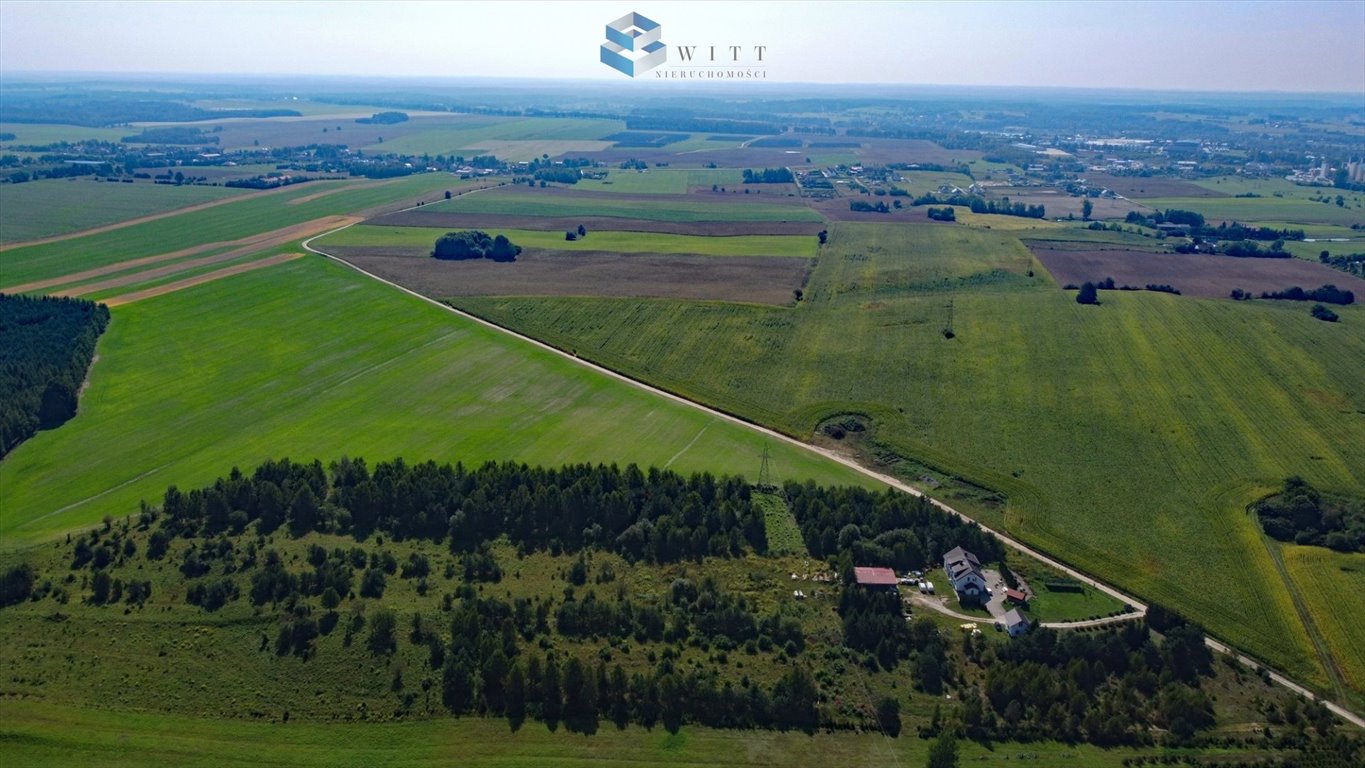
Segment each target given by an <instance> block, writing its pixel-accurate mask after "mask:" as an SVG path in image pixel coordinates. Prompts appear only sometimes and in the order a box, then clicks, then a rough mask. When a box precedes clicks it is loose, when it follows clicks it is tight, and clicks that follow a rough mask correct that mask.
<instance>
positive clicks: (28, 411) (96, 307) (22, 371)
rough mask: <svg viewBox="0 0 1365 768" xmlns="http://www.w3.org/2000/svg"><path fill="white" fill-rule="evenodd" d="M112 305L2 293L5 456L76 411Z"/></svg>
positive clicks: (0, 420) (1, 436)
mask: <svg viewBox="0 0 1365 768" xmlns="http://www.w3.org/2000/svg"><path fill="white" fill-rule="evenodd" d="M108 325H109V308H108V307H105V306H104V305H103V304H94V303H92V302H89V301H84V300H81V299H68V298H50V297H46V296H41V297H39V296H15V295H8V294H0V335H3V337H4V339H5V343H4V344H3V345H0V456H4V455H6V454H8V453H9V452H10V451H12V450H14V447H15V446H17V445H18V444H19V443H21V442H23V441H24V440H27V439H28V438H29V437H32V436H33V434H34V433H35V432H37V431H38V430H39V429H51V428H52V427H56V426H59V425H61V424H63V423H64V422H66V420H67V419H70V418H71V417H72V416H74V415H76V399H77V395H78V394H79V392H80V388H81V384H82V382H83V381H84V380H85V373H86V370H87V369H89V367H90V361H91V359H92V358H93V357H94V354H95V343H96V342H97V341H98V340H99V337H100V334H102V333H104V329H105V328H106V327H107V326H108Z"/></svg>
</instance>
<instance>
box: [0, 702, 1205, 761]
mask: <svg viewBox="0 0 1365 768" xmlns="http://www.w3.org/2000/svg"><path fill="white" fill-rule="evenodd" d="M0 742H2V743H4V744H5V754H6V755H7V756H8V760H10V761H12V763H13V764H15V765H25V766H49V765H51V766H69V765H72V764H81V765H100V766H110V767H111V768H112V767H114V766H145V765H148V764H168V765H176V766H201V765H202V766H213V767H214V768H216V767H217V766H269V765H275V766H284V765H289V766H311V765H316V766H327V768H333V767H334V766H364V767H365V768H371V767H379V766H387V767H390V768H404V767H406V766H428V765H432V764H433V763H453V764H458V765H462V766H487V767H488V768H515V767H518V766H547V767H549V768H561V767H562V768H571V767H572V766H583V767H584V768H587V766H594V765H601V764H603V763H609V764H611V765H613V766H621V767H622V768H630V767H632V766H639V767H640V768H655V767H658V766H695V765H717V766H723V765H735V766H740V765H768V766H776V765H793V766H794V765H811V764H813V763H822V764H830V765H836V764H837V765H874V764H881V765H898V764H899V765H921V764H923V762H924V759H925V756H926V755H927V754H928V750H929V746H930V744H931V742H929V741H925V740H921V739H917V738H915V737H914V735H913V734H903V735H902V736H901V737H900V738H899V739H895V740H889V739H886V738H885V737H884V736H882V735H880V734H871V733H864V734H853V733H838V734H822V735H819V736H817V737H815V738H812V737H809V736H806V735H805V734H801V733H780V732H777V731H724V730H715V729H711V728H693V727H688V728H685V729H683V730H682V731H680V732H679V733H678V734H669V733H668V732H667V731H665V730H664V729H663V728H655V729H654V730H652V731H647V730H645V729H643V728H638V727H634V728H628V729H626V730H624V731H617V730H616V728H615V727H614V726H607V727H604V728H603V729H602V730H600V731H599V732H598V733H597V734H595V735H593V736H581V735H576V734H570V733H566V732H564V731H563V730H561V731H560V732H558V733H550V732H549V731H547V730H546V729H545V727H544V726H542V725H539V724H535V723H528V724H527V725H526V726H525V727H523V728H522V729H521V730H519V731H517V732H516V733H511V732H510V731H509V729H508V727H507V723H506V721H504V720H500V719H499V720H495V719H487V718H479V717H465V718H440V719H432V720H415V721H410V722H391V723H308V722H297V721H295V722H290V723H284V724H281V723H258V722H243V721H234V720H223V719H207V718H203V719H201V718H191V717H180V716H174V715H165V714H160V713H156V714H150V713H140V712H125V711H119V712H111V711H106V710H98V709H93V708H81V709H72V708H69V707H58V706H53V705H50V704H44V703H41V702H32V701H15V700H13V699H9V698H6V699H0ZM247 745H249V746H247ZM1148 752H1150V750H1148V751H1147V752H1141V751H1138V750H1132V749H1099V748H1097V747H1091V746H1086V745H1080V746H1069V745H1065V744H1053V743H1039V744H996V745H993V746H992V747H990V748H989V749H988V748H986V747H983V746H981V745H978V744H975V743H970V742H965V743H962V744H961V745H960V757H961V759H962V760H964V761H966V764H969V765H997V764H999V765H1004V764H1006V763H1008V764H1010V765H1015V764H1017V763H1018V762H1020V761H1026V762H1028V763H1032V764H1047V762H1046V761H1056V762H1055V763H1053V764H1064V765H1068V766H1075V768H1119V766H1121V765H1122V764H1123V760H1124V759H1125V758H1128V757H1131V756H1133V755H1137V754H1146V753H1148ZM1171 754H1177V755H1178V754H1181V752H1180V751H1179V750H1176V751H1173V752H1171Z"/></svg>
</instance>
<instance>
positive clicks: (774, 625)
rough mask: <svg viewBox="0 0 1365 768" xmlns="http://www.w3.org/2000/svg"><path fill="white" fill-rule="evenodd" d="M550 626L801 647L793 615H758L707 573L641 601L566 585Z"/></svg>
mask: <svg viewBox="0 0 1365 768" xmlns="http://www.w3.org/2000/svg"><path fill="white" fill-rule="evenodd" d="M580 562H582V561H581V560H580ZM555 630H556V631H557V632H559V633H560V634H561V635H565V636H567V637H592V638H598V637H607V638H612V639H616V640H623V639H626V638H631V637H633V638H635V640H636V642H640V643H644V642H649V641H653V642H658V641H667V642H679V641H685V640H689V639H691V638H694V637H695V638H697V639H699V640H702V641H704V642H706V643H707V644H708V645H709V646H711V647H713V648H716V649H718V650H721V651H729V650H733V649H735V648H740V647H743V648H745V650H747V651H751V652H757V651H764V652H767V651H771V650H772V649H773V648H781V649H782V650H783V652H785V653H786V654H787V655H788V656H789V657H794V656H796V655H798V654H799V653H801V651H802V650H804V649H805V637H804V636H803V634H802V631H801V624H800V622H799V621H797V620H796V619H795V618H793V617H791V616H788V615H786V614H785V613H784V612H783V611H782V610H780V609H779V610H776V611H774V612H772V613H770V614H768V615H766V616H760V615H759V614H758V612H757V607H756V606H754V605H753V604H751V603H750V602H749V601H748V600H746V599H745V598H744V597H742V596H737V595H734V594H731V593H729V592H726V591H725V590H723V589H721V588H720V587H718V586H717V585H716V583H715V581H714V580H713V579H711V578H710V577H707V578H704V579H702V580H701V583H700V584H697V583H694V582H693V581H692V580H691V579H686V578H678V579H674V581H673V584H672V585H671V586H670V587H669V594H668V599H667V601H666V602H664V603H652V602H651V603H645V604H643V605H637V604H636V603H635V602H633V601H632V600H631V599H630V598H628V597H625V596H623V595H621V594H620V590H618V599H617V600H616V601H615V602H614V603H613V602H611V601H607V600H601V599H599V598H598V597H597V593H596V592H595V591H589V592H588V593H587V595H585V596H583V597H579V596H578V595H577V594H576V592H575V591H573V590H569V591H567V592H566V594H565V597H564V602H562V603H561V604H560V606H559V608H558V609H557V610H556V611H555Z"/></svg>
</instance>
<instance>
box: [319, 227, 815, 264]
mask: <svg viewBox="0 0 1365 768" xmlns="http://www.w3.org/2000/svg"><path fill="white" fill-rule="evenodd" d="M446 231H447V230H446V229H428V228H426V227H382V226H376V225H363V224H362V225H359V226H354V227H350V228H349V229H344V230H342V231H340V232H337V233H336V234H333V235H328V236H327V237H326V238H324V239H321V240H319V241H318V243H319V244H323V243H325V244H327V245H338V246H352V247H355V246H360V247H382V246H389V247H422V248H428V249H429V248H431V247H432V245H433V244H434V243H435V242H436V239H437V238H439V237H440V236H441V235H443V234H445V233H446ZM488 233H489V234H490V235H497V234H502V235H506V236H507V238H508V239H509V240H511V241H512V242H514V243H516V244H517V245H520V246H522V247H523V248H548V249H552V250H559V251H617V252H620V253H696V254H701V255H704V256H795V257H800V258H807V259H813V258H815V254H816V249H817V247H818V243H817V241H816V239H815V238H814V237H809V236H798V235H736V236H733V237H701V236H697V235H670V234H662V233H656V232H620V231H614V230H593V231H591V232H589V233H588V235H587V237H584V238H581V239H579V240H574V241H572V242H570V241H567V240H565V239H564V235H563V234H561V233H559V232H541V231H536V230H529V229H496V228H490V229H489V230H488Z"/></svg>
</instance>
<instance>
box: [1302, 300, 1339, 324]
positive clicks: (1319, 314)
mask: <svg viewBox="0 0 1365 768" xmlns="http://www.w3.org/2000/svg"><path fill="white" fill-rule="evenodd" d="M1308 314H1310V315H1312V316H1313V317H1315V318H1317V319H1318V320H1321V321H1323V322H1324V323H1335V322H1336V321H1338V320H1340V319H1341V318H1340V317H1339V316H1338V315H1337V313H1335V312H1333V311H1332V310H1330V309H1328V308H1327V307H1324V306H1323V305H1321V304H1314V305H1313V308H1312V309H1310V310H1309V311H1308Z"/></svg>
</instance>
